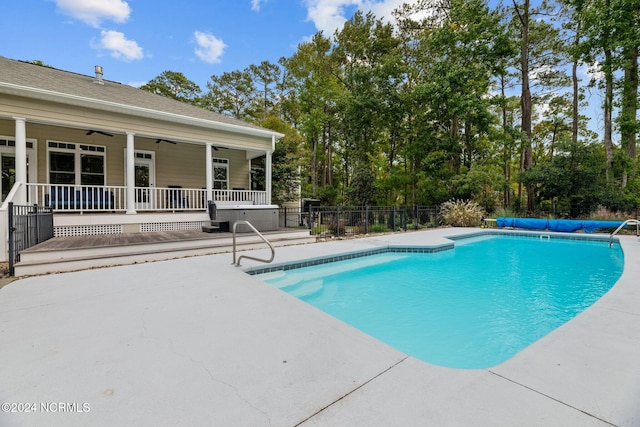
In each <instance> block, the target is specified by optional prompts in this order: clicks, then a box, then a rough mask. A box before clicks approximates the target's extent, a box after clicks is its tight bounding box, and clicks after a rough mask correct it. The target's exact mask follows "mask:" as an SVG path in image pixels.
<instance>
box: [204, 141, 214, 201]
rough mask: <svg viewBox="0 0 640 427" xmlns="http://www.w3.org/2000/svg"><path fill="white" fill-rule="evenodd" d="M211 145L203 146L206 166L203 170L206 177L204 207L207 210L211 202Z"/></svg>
mask: <svg viewBox="0 0 640 427" xmlns="http://www.w3.org/2000/svg"><path fill="white" fill-rule="evenodd" d="M211 147H212V146H211V144H208V143H207V144H206V145H205V155H204V157H205V161H206V162H207V164H206V165H205V170H206V171H207V173H206V175H207V178H206V179H207V186H206V187H207V197H206V199H207V206H205V207H206V208H208V204H209V202H210V201H213V164H212V163H211V153H212V151H211Z"/></svg>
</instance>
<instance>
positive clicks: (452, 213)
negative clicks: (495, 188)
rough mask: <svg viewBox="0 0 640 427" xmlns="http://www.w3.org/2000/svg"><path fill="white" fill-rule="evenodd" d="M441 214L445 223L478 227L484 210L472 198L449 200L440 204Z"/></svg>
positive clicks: (453, 225) (455, 225)
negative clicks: (467, 199)
mask: <svg viewBox="0 0 640 427" xmlns="http://www.w3.org/2000/svg"><path fill="white" fill-rule="evenodd" d="M440 215H441V216H442V218H443V220H444V223H445V224H446V225H451V226H452V227H477V226H479V225H480V222H481V221H482V217H483V216H484V210H483V209H482V208H481V207H480V206H479V205H478V204H477V203H476V202H474V201H471V200H469V201H465V200H449V201H448V202H444V203H443V204H442V205H440Z"/></svg>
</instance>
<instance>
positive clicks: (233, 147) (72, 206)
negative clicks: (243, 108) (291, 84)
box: [0, 57, 283, 260]
mask: <svg viewBox="0 0 640 427" xmlns="http://www.w3.org/2000/svg"><path fill="white" fill-rule="evenodd" d="M282 136H283V135H282V134H280V133H278V132H274V131H271V130H268V129H264V128H261V127H258V126H255V125H252V124H249V123H246V122H243V121H239V120H235V119H232V118H230V117H227V116H224V115H221V114H217V113H214V112H211V111H208V110H205V109H202V108H198V107H195V106H193V105H189V104H185V103H181V102H178V101H175V100H173V99H169V98H166V97H162V96H158V95H155V94H152V93H149V92H146V91H143V90H140V89H137V88H134V87H131V86H128V85H125V84H121V83H117V82H113V81H109V80H107V79H105V78H104V77H103V70H102V67H99V66H96V68H95V75H91V76H88V75H82V74H76V73H72V72H67V71H63V70H58V69H54V68H50V67H45V66H39V65H34V64H31V63H25V62H21V61H15V60H11V59H7V58H3V57H0V169H1V172H2V179H1V182H0V192H1V197H2V198H1V200H0V201H1V202H2V205H1V208H0V260H6V257H7V234H8V233H7V209H8V203H9V202H13V203H14V204H16V205H34V204H38V205H40V206H48V207H51V208H52V209H53V212H54V230H55V234H56V235H58V236H73V235H88V234H109V233H127V232H147V231H166V230H186V229H199V228H200V227H201V226H202V225H203V223H206V221H207V220H208V219H209V215H208V212H207V206H208V202H209V201H214V202H216V205H217V206H218V208H219V209H227V210H229V212H227V211H224V212H223V211H222V210H219V211H218V212H219V216H221V215H222V214H226V215H228V216H229V217H230V218H231V217H234V213H233V212H232V211H233V210H237V209H243V210H244V211H246V210H247V209H249V210H250V212H262V217H260V216H258V218H261V219H259V221H261V220H263V219H264V218H267V220H266V221H263V224H262V225H261V226H262V229H269V227H270V224H271V223H272V222H270V221H269V218H271V217H272V216H273V215H274V209H277V206H274V205H271V156H272V153H273V151H274V149H275V144H276V141H277V140H278V139H279V138H281V137H282ZM261 158H264V159H261ZM254 159H260V160H261V163H263V164H264V174H265V179H264V182H265V184H264V187H265V188H252V184H253V185H254V186H255V183H252V160H254ZM261 182H262V180H261ZM244 211H243V212H244ZM275 215H276V219H275V224H276V225H275V227H277V211H276V213H275ZM237 216H238V215H237V212H236V214H235V217H237ZM259 228H260V227H259Z"/></svg>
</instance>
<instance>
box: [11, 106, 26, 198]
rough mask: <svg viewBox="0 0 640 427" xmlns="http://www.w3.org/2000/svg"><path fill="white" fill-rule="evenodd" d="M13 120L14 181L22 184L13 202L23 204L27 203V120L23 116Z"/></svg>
mask: <svg viewBox="0 0 640 427" xmlns="http://www.w3.org/2000/svg"><path fill="white" fill-rule="evenodd" d="M13 120H15V122H16V182H19V183H21V184H22V187H21V188H20V191H18V193H17V194H16V198H15V199H14V203H16V204H19V205H24V204H26V203H27V187H26V183H27V120H26V119H25V118H23V117H14V118H13Z"/></svg>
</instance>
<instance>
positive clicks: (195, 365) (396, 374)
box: [0, 228, 640, 427]
mask: <svg viewBox="0 0 640 427" xmlns="http://www.w3.org/2000/svg"><path fill="white" fill-rule="evenodd" d="M487 231H489V232H491V233H493V232H495V231H492V230H481V229H453V228H446V229H437V230H427V231H418V232H407V233H397V234H389V235H383V236H370V237H367V238H363V239H349V240H342V241H334V242H323V243H316V244H308V245H302V246H288V247H280V248H278V249H277V254H276V257H277V262H278V263H287V262H290V261H295V260H300V259H309V258H322V257H326V256H332V255H336V254H338V253H347V252H359V251H366V250H370V249H375V248H379V247H382V246H393V245H404V246H408V247H413V246H421V245H423V246H424V245H427V246H442V245H445V244H451V243H452V242H453V239H452V237H454V238H455V236H458V235H463V234H466V235H470V234H472V233H483V234H486V232H487ZM496 231H498V230H496ZM507 232H509V233H511V232H516V233H517V234H521V233H519V232H517V231H507ZM528 233H532V232H528ZM544 234H550V233H544ZM606 238H608V236H607V237H604V239H606ZM619 242H620V244H621V246H622V248H623V251H624V256H625V261H626V262H625V267H624V271H623V274H622V276H621V278H620V279H619V280H618V282H617V283H616V284H615V285H614V287H613V288H612V289H611V290H610V291H609V292H608V293H607V294H605V295H604V296H603V297H602V298H601V299H600V300H598V301H597V302H596V303H595V304H594V305H593V306H591V307H590V308H588V309H587V310H585V311H584V312H582V313H581V314H580V315H578V316H577V317H576V318H574V319H573V320H571V321H570V322H568V323H566V324H565V325H563V326H561V327H560V328H558V329H556V330H554V331H553V332H551V333H550V334H549V335H547V336H545V337H544V338H542V339H540V340H539V341H537V342H535V343H534V344H532V345H530V346H529V347H527V348H526V349H524V350H522V351H521V352H520V353H518V354H516V356H514V357H513V358H511V359H509V360H508V361H506V362H504V363H502V364H500V365H497V366H494V367H492V368H488V369H478V370H464V369H451V368H443V367H439V366H435V365H431V364H428V363H426V362H422V361H419V360H417V359H415V358H412V357H409V356H407V355H405V354H403V353H401V352H399V351H397V350H395V349H393V348H391V347H389V346H387V345H386V344H384V343H381V342H380V341H377V340H375V339H373V338H371V337H370V336H368V335H366V334H364V333H362V332H360V331H358V330H356V329H355V328H352V327H350V326H349V325H346V324H344V323H343V322H340V321H338V320H337V319H334V318H332V317H331V316H329V315H327V314H325V313H323V312H321V311H320V310H317V309H315V308H314V307H311V306H309V305H307V304H305V303H303V302H301V301H299V300H298V299H296V298H295V297H292V296H290V295H287V294H286V293H284V292H282V291H280V290H278V289H276V288H274V287H272V286H270V285H267V284H265V283H263V282H261V281H260V280H259V279H258V278H256V277H253V276H251V275H249V274H246V273H245V272H244V271H243V270H242V269H241V268H237V267H235V266H233V265H232V254H218V255H211V256H202V257H192V258H185V259H179V260H171V261H165V262H155V263H146V264H138V265H132V266H122V267H113V268H105V269H96V270H86V271H81V272H75V273H65V274H58V275H50V276H40V277H31V278H26V279H21V280H17V281H15V282H13V283H11V284H9V285H7V286H5V287H3V288H2V289H0V359H2V361H3V363H2V364H0V402H78V403H81V402H88V403H90V405H91V410H90V411H89V412H84V413H81V411H78V410H77V409H82V407H81V406H77V407H67V409H74V408H75V409H76V411H75V412H71V411H70V410H68V411H64V413H62V411H61V412H58V413H55V414H51V413H49V414H46V413H42V412H38V413H20V414H18V413H15V414H14V413H0V424H2V425H9V426H22V425H29V426H65V427H67V426H71V427H73V426H84V425H92V426H98V427H100V426H111V425H234V426H254V425H271V426H297V425H300V426H335V425H367V426H389V425H425V424H430V425H446V426H457V425H460V426H467V425H474V426H513V425H518V426H540V425H558V426H560V425H562V426H611V425H625V426H626V425H640V413H639V412H638V410H637V402H638V401H639V399H640V376H639V375H638V372H640V343H639V342H638V339H637V337H638V336H640V287H639V286H638V283H639V280H638V279H639V278H640V263H638V262H637V260H639V259H640V241H638V239H637V238H636V237H635V236H620V237H619ZM266 252H267V250H266V249H259V250H254V251H251V252H250V254H253V255H255V256H261V255H264V254H265V253H266ZM634 261H635V262H634ZM258 266H259V264H258V263H257V262H253V261H247V265H246V266H245V267H244V268H251V267H258Z"/></svg>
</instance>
